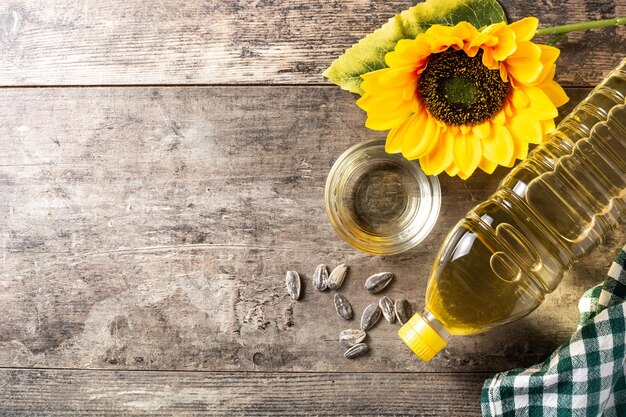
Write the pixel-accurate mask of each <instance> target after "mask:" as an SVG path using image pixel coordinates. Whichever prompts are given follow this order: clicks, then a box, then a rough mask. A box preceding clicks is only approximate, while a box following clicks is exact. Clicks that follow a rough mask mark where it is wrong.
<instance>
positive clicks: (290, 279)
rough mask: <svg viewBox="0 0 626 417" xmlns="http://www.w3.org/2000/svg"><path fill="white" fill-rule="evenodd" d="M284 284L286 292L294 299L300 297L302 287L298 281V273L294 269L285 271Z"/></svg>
mask: <svg viewBox="0 0 626 417" xmlns="http://www.w3.org/2000/svg"><path fill="white" fill-rule="evenodd" d="M285 284H287V293H289V295H290V296H291V298H293V299H294V300H299V299H300V290H301V288H302V286H301V282H300V275H298V273H297V272H296V271H287V276H285Z"/></svg>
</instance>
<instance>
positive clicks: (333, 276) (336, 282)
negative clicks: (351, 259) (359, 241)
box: [328, 264, 348, 290]
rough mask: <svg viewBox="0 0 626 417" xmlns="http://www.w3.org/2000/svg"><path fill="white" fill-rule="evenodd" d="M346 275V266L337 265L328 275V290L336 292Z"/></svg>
mask: <svg viewBox="0 0 626 417" xmlns="http://www.w3.org/2000/svg"><path fill="white" fill-rule="evenodd" d="M347 273H348V267H347V266H346V264H341V265H338V266H337V267H336V268H335V269H333V272H331V273H330V276H329V277H328V288H330V289H331V290H336V289H339V287H341V284H343V280H344V279H346V274H347Z"/></svg>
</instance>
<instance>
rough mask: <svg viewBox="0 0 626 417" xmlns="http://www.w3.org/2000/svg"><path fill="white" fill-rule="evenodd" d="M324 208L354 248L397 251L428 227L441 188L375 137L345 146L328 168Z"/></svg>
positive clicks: (380, 252) (438, 203)
mask: <svg viewBox="0 0 626 417" xmlns="http://www.w3.org/2000/svg"><path fill="white" fill-rule="evenodd" d="M324 198H325V202H326V213H327V214H328V219H329V220H330V223H331V225H332V226H333V228H334V229H335V231H336V232H337V234H339V236H341V237H342V238H343V240H345V241H346V242H347V243H348V244H350V245H351V246H352V247H354V248H355V249H358V250H360V251H363V252H366V253H369V254H373V255H395V254H398V253H401V252H405V251H407V250H409V249H411V248H413V247H414V246H415V245H417V244H418V243H420V242H421V241H422V240H423V239H424V238H425V237H426V236H427V235H428V233H430V231H431V230H432V228H433V226H434V225H435V222H436V221H437V217H438V215H439V208H440V206H441V188H440V186H439V180H438V179H437V177H435V176H427V175H426V174H424V172H422V170H421V168H420V166H419V164H418V163H417V162H416V161H409V160H407V159H405V158H404V157H403V156H402V155H399V154H388V153H386V152H385V141H384V140H380V139H376V140H370V141H367V142H362V143H359V144H356V145H354V146H352V147H351V148H349V149H348V150H346V151H345V152H344V153H343V154H342V155H341V156H340V157H339V158H338V159H337V161H335V164H334V165H333V167H332V168H331V170H330V173H329V174H328V179H327V180H326V191H325V197H324Z"/></svg>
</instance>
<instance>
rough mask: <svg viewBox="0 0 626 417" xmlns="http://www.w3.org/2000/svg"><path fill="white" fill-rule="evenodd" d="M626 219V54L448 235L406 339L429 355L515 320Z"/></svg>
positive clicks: (403, 331)
mask: <svg viewBox="0 0 626 417" xmlns="http://www.w3.org/2000/svg"><path fill="white" fill-rule="evenodd" d="M624 217H626V60H624V61H622V63H621V65H619V66H618V67H617V68H616V69H614V70H613V71H612V72H611V73H610V74H609V75H608V76H607V78H606V79H605V80H604V81H603V82H602V83H601V84H600V85H599V86H598V87H596V88H595V89H594V90H593V91H592V92H591V93H590V95H589V96H588V97H587V98H586V99H585V100H584V101H583V102H582V103H580V104H579V105H578V106H577V107H576V108H575V109H574V111H573V112H572V113H571V114H570V115H569V116H568V117H566V118H565V119H564V120H563V121H562V122H561V123H560V124H559V126H558V127H557V129H556V131H555V132H554V133H553V134H551V137H550V140H549V141H548V142H546V143H545V144H543V145H541V146H539V147H538V148H536V149H535V150H534V151H533V152H532V153H531V154H530V156H529V158H528V159H527V160H526V161H524V162H523V163H521V164H520V165H518V166H517V167H516V168H515V169H514V170H513V171H511V173H510V174H509V175H508V176H507V177H505V178H504V179H503V180H502V182H501V183H500V186H499V187H498V189H497V191H496V192H495V194H493V195H492V196H491V197H490V198H489V199H488V200H487V201H485V202H484V203H482V204H480V205H478V206H476V207H475V208H474V209H473V210H471V211H470V212H469V213H468V214H467V216H466V217H465V218H464V219H463V220H461V221H460V222H459V223H458V224H457V225H456V226H455V227H454V228H453V230H452V231H451V232H450V233H449V235H448V237H447V238H446V241H445V243H444V244H443V246H442V248H441V249H440V251H439V253H438V255H437V257H436V260H435V263H434V266H433V270H432V274H431V278H430V280H429V283H428V288H427V290H426V306H425V309H424V312H423V313H418V314H416V315H414V316H413V317H412V318H411V320H409V322H407V323H406V324H405V325H404V326H403V327H402V328H401V329H400V331H399V335H400V337H401V338H402V339H403V340H404V341H405V343H407V345H408V346H409V347H410V348H411V349H412V350H413V351H414V352H415V353H416V354H417V355H418V356H419V357H420V358H421V359H423V360H424V361H428V360H430V359H431V358H432V357H433V356H434V355H436V354H437V352H438V351H439V350H441V349H443V347H444V346H445V345H446V340H447V338H448V337H449V336H450V335H467V334H475V333H481V332H485V331H488V330H491V329H493V328H495V327H498V326H501V325H503V324H506V323H509V322H512V321H514V320H517V319H519V318H521V317H523V316H525V315H527V314H529V313H530V312H532V311H533V310H534V309H535V308H537V307H538V306H539V304H541V302H542V301H543V299H544V296H545V295H547V294H548V293H550V292H552V291H554V289H555V288H556V286H557V285H558V284H559V282H560V281H561V278H562V276H563V272H564V271H566V270H567V269H569V268H570V267H571V266H572V265H573V263H575V262H576V261H578V260H580V259H581V258H583V257H584V256H586V255H588V254H589V253H590V252H591V251H592V250H593V249H594V248H595V247H596V246H597V245H598V244H599V243H600V242H601V241H602V240H603V239H604V237H605V236H606V235H607V234H608V233H610V232H611V231H612V230H613V229H615V228H616V227H618V225H619V224H620V222H621V221H622V220H623V219H624Z"/></svg>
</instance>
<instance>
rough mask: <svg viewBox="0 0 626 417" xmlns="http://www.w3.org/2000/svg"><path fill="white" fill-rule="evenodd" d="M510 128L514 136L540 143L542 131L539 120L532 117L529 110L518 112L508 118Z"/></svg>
mask: <svg viewBox="0 0 626 417" xmlns="http://www.w3.org/2000/svg"><path fill="white" fill-rule="evenodd" d="M510 126H511V130H512V131H513V133H514V136H515V137H518V138H520V139H521V140H523V141H525V142H530V143H541V137H542V136H543V132H542V130H541V122H540V121H539V120H537V119H536V118H534V117H532V116H531V115H530V114H529V112H519V113H517V114H516V115H515V116H514V117H513V118H512V119H511V120H510Z"/></svg>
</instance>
